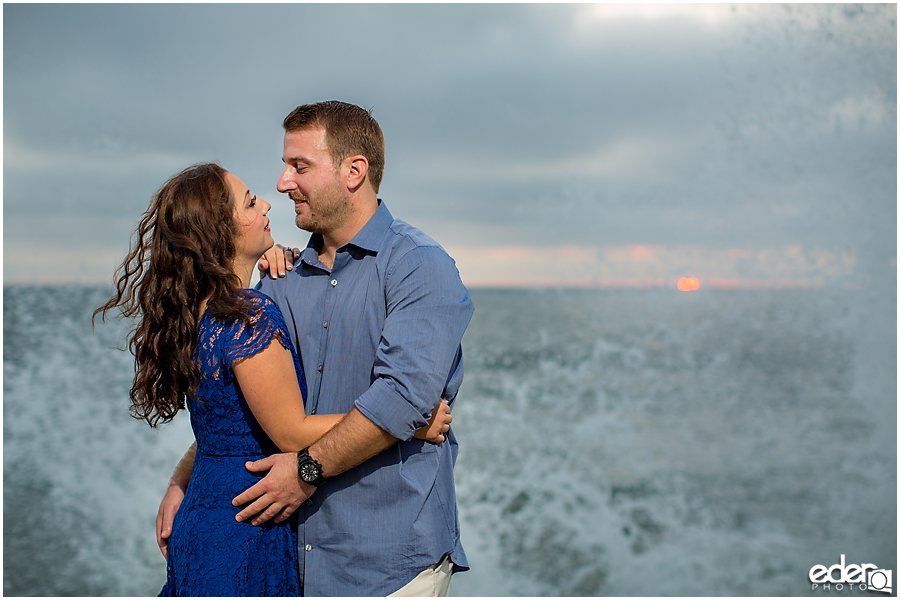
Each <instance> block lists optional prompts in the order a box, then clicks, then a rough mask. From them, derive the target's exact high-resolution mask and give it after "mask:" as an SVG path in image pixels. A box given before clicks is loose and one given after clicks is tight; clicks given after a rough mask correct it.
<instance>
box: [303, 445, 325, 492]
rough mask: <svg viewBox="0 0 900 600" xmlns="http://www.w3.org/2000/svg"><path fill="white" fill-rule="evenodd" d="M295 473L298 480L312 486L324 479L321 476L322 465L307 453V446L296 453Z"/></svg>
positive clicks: (317, 484)
mask: <svg viewBox="0 0 900 600" xmlns="http://www.w3.org/2000/svg"><path fill="white" fill-rule="evenodd" d="M297 475H299V476H300V481H302V482H304V483H308V484H309V485H311V486H314V487H319V486H320V485H322V482H323V481H325V478H324V477H322V465H320V464H319V463H317V462H316V461H315V459H314V458H313V457H311V456H310V455H309V448H304V449H303V450H301V451H300V452H298V453H297Z"/></svg>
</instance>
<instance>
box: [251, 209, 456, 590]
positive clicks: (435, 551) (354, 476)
mask: <svg viewBox="0 0 900 600" xmlns="http://www.w3.org/2000/svg"><path fill="white" fill-rule="evenodd" d="M321 247H322V238H321V236H320V235H317V234H313V235H312V236H311V238H310V241H309V245H308V246H307V247H306V249H305V250H304V251H303V254H302V255H301V257H300V259H299V260H298V261H297V262H296V263H295V264H294V270H293V271H289V272H288V274H287V277H285V278H281V279H277V280H272V279H271V278H270V277H268V276H266V277H265V278H264V279H263V280H262V281H261V282H260V285H259V287H258V289H260V290H261V291H262V292H264V293H266V294H268V295H269V296H270V297H272V298H273V299H274V300H275V301H276V302H277V304H278V306H279V308H280V309H281V311H282V312H283V313H284V317H285V321H286V322H287V324H288V328H289V329H290V334H291V338H292V341H293V342H294V346H295V347H296V348H297V350H298V352H299V353H300V356H301V361H302V363H303V369H304V372H305V374H306V379H307V384H308V396H307V398H306V399H305V402H306V411H307V413H308V414H315V413H319V414H334V413H344V412H347V411H349V410H350V409H351V408H352V407H353V406H356V407H357V408H358V409H359V410H360V411H362V413H363V414H364V415H366V417H368V418H369V419H371V420H372V421H373V422H374V423H375V424H376V425H378V426H379V427H381V428H382V429H384V430H385V431H387V432H388V433H390V434H391V435H393V436H394V437H396V438H398V439H399V440H400V441H399V442H398V443H397V444H395V445H393V446H391V447H390V448H388V449H387V450H385V451H384V452H382V453H381V454H379V455H377V456H375V457H373V458H371V459H369V460H368V461H366V462H364V463H363V464H361V465H359V466H358V467H355V468H353V469H350V470H349V471H347V472H345V473H341V474H340V475H337V476H335V477H332V478H329V479H326V480H325V482H324V483H323V484H322V485H321V486H320V487H319V488H318V489H317V490H316V492H315V493H314V494H313V495H312V497H311V498H310V499H309V500H308V501H307V502H306V503H305V504H303V505H302V506H301V508H300V509H298V511H297V512H298V514H299V521H300V524H299V527H298V531H299V536H298V538H299V546H300V552H299V556H300V564H299V569H300V578H301V580H302V582H303V586H304V594H305V595H307V596H365V595H373V596H384V595H387V594H390V593H392V592H394V591H396V590H398V589H400V588H401V587H403V586H404V585H406V584H407V583H409V582H410V581H411V580H412V579H413V578H414V577H415V576H416V575H418V574H419V573H420V572H421V571H422V570H423V569H425V568H426V567H428V566H429V565H433V564H435V563H437V562H439V561H440V560H441V558H443V557H444V556H445V555H448V554H449V555H450V559H451V560H452V561H453V563H454V564H455V565H457V568H456V570H465V569H467V568H468V563H467V560H466V556H465V553H464V552H463V548H462V545H461V544H460V539H459V518H458V514H457V507H456V490H455V486H454V483H453V466H454V464H455V462H456V456H457V452H458V446H457V443H456V438H455V436H454V435H453V433H452V431H451V432H450V434H449V435H448V436H447V438H448V439H447V441H445V442H444V443H442V444H431V443H428V442H424V441H422V440H418V439H414V438H413V434H414V433H415V431H416V429H418V428H419V427H422V426H423V425H425V424H426V423H427V422H428V419H429V418H430V416H431V413H432V410H433V409H434V407H435V405H436V404H437V402H438V401H439V399H440V398H445V399H447V400H450V401H451V403H452V401H453V400H454V398H455V397H456V393H457V391H458V390H459V386H460V384H461V383H462V378H463V361H462V347H461V345H460V343H461V341H462V336H463V333H464V332H465V330H466V327H467V326H468V324H469V320H470V319H471V317H472V312H473V307H472V301H471V299H470V298H469V293H468V291H467V290H466V288H465V286H464V285H463V284H462V281H460V278H459V272H458V271H457V269H456V265H455V263H454V262H453V259H452V258H450V256H449V255H448V254H447V253H446V252H445V251H444V249H443V248H441V247H440V246H439V245H438V244H437V242H435V241H434V240H432V239H431V238H429V237H428V236H426V235H425V234H424V233H422V232H421V231H419V230H418V229H416V228H414V227H412V226H411V225H409V224H407V223H404V222H403V221H400V220H396V219H394V218H393V217H392V216H391V213H390V212H388V209H387V207H386V206H385V205H384V203H383V202H382V203H380V205H379V207H378V209H377V211H376V212H375V214H374V215H373V216H372V218H371V219H369V221H368V222H367V223H366V225H365V226H364V227H363V228H362V230H360V231H359V233H357V235H356V236H355V237H354V238H353V239H352V240H351V241H350V242H348V243H347V244H346V245H344V246H342V247H341V248H339V249H338V250H337V253H336V255H335V260H334V266H333V268H331V269H329V268H328V267H326V266H325V265H324V264H322V263H321V262H320V261H319V250H320V249H321Z"/></svg>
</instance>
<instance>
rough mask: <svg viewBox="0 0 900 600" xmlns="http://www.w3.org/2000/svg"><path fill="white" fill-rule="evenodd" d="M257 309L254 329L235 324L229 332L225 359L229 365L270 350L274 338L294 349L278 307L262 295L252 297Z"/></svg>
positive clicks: (226, 337)
mask: <svg viewBox="0 0 900 600" xmlns="http://www.w3.org/2000/svg"><path fill="white" fill-rule="evenodd" d="M248 299H249V300H250V302H251V303H252V304H253V306H254V308H253V310H252V311H251V313H250V326H249V327H248V326H247V325H245V324H244V322H243V321H241V320H237V321H235V322H234V323H233V324H232V325H231V326H230V327H229V328H228V330H227V331H226V332H225V339H224V346H225V360H226V362H227V363H228V364H232V363H234V361H236V360H240V359H244V358H249V357H251V356H253V355H255V354H258V353H260V352H262V351H263V350H265V349H266V348H268V347H269V344H271V343H272V339H273V338H275V339H277V340H278V342H279V343H280V344H281V345H282V346H284V347H285V348H286V349H288V350H293V348H292V344H291V339H290V337H289V336H288V333H287V327H286V326H285V324H284V317H282V316H281V311H280V310H278V306H277V305H276V304H275V303H274V302H273V301H272V300H271V299H270V298H269V297H268V296H265V295H263V294H261V293H258V292H256V293H254V294H248Z"/></svg>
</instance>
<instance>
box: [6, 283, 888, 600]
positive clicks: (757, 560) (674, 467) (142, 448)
mask: <svg viewBox="0 0 900 600" xmlns="http://www.w3.org/2000/svg"><path fill="white" fill-rule="evenodd" d="M886 289H888V292H887V293H885V294H876V293H874V292H873V291H871V290H868V291H867V290H844V289H835V290H828V289H826V290H793V291H791V290H778V291H773V290H769V291H714V290H706V289H701V290H698V291H696V292H689V293H685V292H677V291H674V290H640V291H638V290H485V289H476V290H472V298H473V300H474V303H475V307H476V311H475V316H474V318H473V320H472V323H471V325H470V326H469V329H468V331H467V333H466V336H465V338H464V340H463V350H464V357H465V365H466V377H465V382H464V384H463V387H462V389H461V391H460V394H459V398H458V401H457V403H456V406H455V408H454V422H453V428H454V431H455V432H456V435H457V437H458V439H459V442H460V456H459V461H458V463H457V467H456V479H457V491H458V501H459V507H460V520H461V526H462V535H463V543H464V545H465V548H466V551H467V554H468V557H469V560H470V564H471V566H472V569H471V571H470V572H468V573H464V574H459V575H457V576H454V579H453V584H452V586H451V594H452V595H455V596H594V595H598V596H599V595H613V596H648V595H649V596H659V595H665V596H668V595H690V596H731V595H752V596H770V595H785V596H819V595H829V596H842V595H871V594H872V593H873V592H872V591H871V590H866V591H860V589H859V586H856V587H855V588H854V589H852V590H851V589H849V587H848V586H842V587H843V589H841V590H837V589H835V588H836V586H835V585H832V586H831V589H829V590H825V589H823V588H822V587H821V586H820V587H819V588H818V589H813V587H812V585H811V583H810V581H809V577H808V574H809V571H810V568H812V567H813V566H814V565H817V564H821V565H824V566H826V567H828V566H830V565H833V564H838V563H840V561H841V556H842V555H844V556H845V560H846V563H847V564H862V563H869V564H874V565H877V567H878V568H880V569H888V570H895V569H896V559H897V337H896V335H897V320H896V306H897V305H896V294H895V290H891V289H890V288H886ZM106 294H107V289H106V288H105V287H85V286H57V287H49V286H48V287H41V286H32V287H29V286H5V287H4V290H3V436H4V439H3V449H4V452H3V483H4V485H3V503H4V504H3V507H4V510H3V551H4V552H3V567H4V578H3V592H4V594H5V595H8V596H45V595H50V596H69V595H74V596H149V595H155V594H156V593H157V592H158V590H159V588H160V587H161V586H162V583H163V581H164V579H165V562H164V560H163V558H162V555H161V554H160V553H159V550H158V549H157V547H156V542H155V537H154V521H155V516H156V510H157V507H158V504H159V500H160V499H161V496H162V494H163V492H164V490H165V487H166V484H167V481H168V477H169V475H170V474H171V471H172V468H173V467H174V465H175V463H176V462H177V460H178V459H179V458H180V456H181V454H182V453H183V452H184V451H185V450H186V448H187V447H188V445H189V444H190V442H191V440H192V436H191V431H190V425H189V422H188V417H187V415H183V416H180V418H176V420H175V422H174V423H172V424H170V425H166V426H163V427H161V428H160V429H158V430H153V429H151V428H150V427H149V426H147V425H146V424H145V423H143V422H140V421H137V420H134V419H132V418H131V417H130V416H129V414H128V396H127V393H128V389H129V387H130V384H131V378H132V369H133V363H132V358H131V356H130V355H129V354H128V353H126V352H121V351H117V350H115V349H113V348H114V347H121V346H122V345H123V339H124V334H125V331H126V329H125V324H124V323H122V322H120V321H115V320H113V321H111V322H107V323H100V322H99V321H98V324H97V325H96V327H95V328H94V329H92V327H91V322H90V315H91V312H92V310H93V309H94V308H95V307H97V306H99V305H100V304H101V303H102V302H103V301H105V299H106V297H107V295H106ZM876 595H877V594H876Z"/></svg>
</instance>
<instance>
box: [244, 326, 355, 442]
mask: <svg viewBox="0 0 900 600" xmlns="http://www.w3.org/2000/svg"><path fill="white" fill-rule="evenodd" d="M274 339H275V338H273V340H274ZM231 368H232V370H233V371H234V375H235V377H236V378H237V382H238V385H240V386H241V391H242V392H243V393H244V398H245V399H246V400H247V404H248V406H250V410H251V411H252V412H253V416H254V417H256V420H257V421H259V424H260V425H261V426H262V428H263V429H264V430H265V432H266V434H267V435H268V436H269V437H270V438H271V439H272V441H273V442H275V444H276V445H277V446H278V447H279V448H281V451H282V452H294V451H297V450H302V449H303V448H306V447H308V446H309V445H310V444H312V443H313V442H315V441H316V440H318V439H319V438H320V437H322V436H323V435H324V434H325V432H326V431H328V430H329V429H331V428H332V427H334V426H335V425H337V423H338V421H340V420H341V419H342V418H343V417H344V415H342V414H341V415H309V416H307V414H306V411H305V410H304V408H303V396H302V394H301V393H300V384H299V383H297V372H296V371H295V370H294V359H293V357H292V356H291V353H290V351H288V349H287V348H285V347H284V346H282V345H281V344H280V343H278V342H274V343H270V344H269V345H268V346H267V347H266V348H265V349H264V350H262V351H261V352H257V353H256V354H254V355H253V356H250V357H248V358H244V359H241V360H237V361H235V362H233V363H232V366H231Z"/></svg>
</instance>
